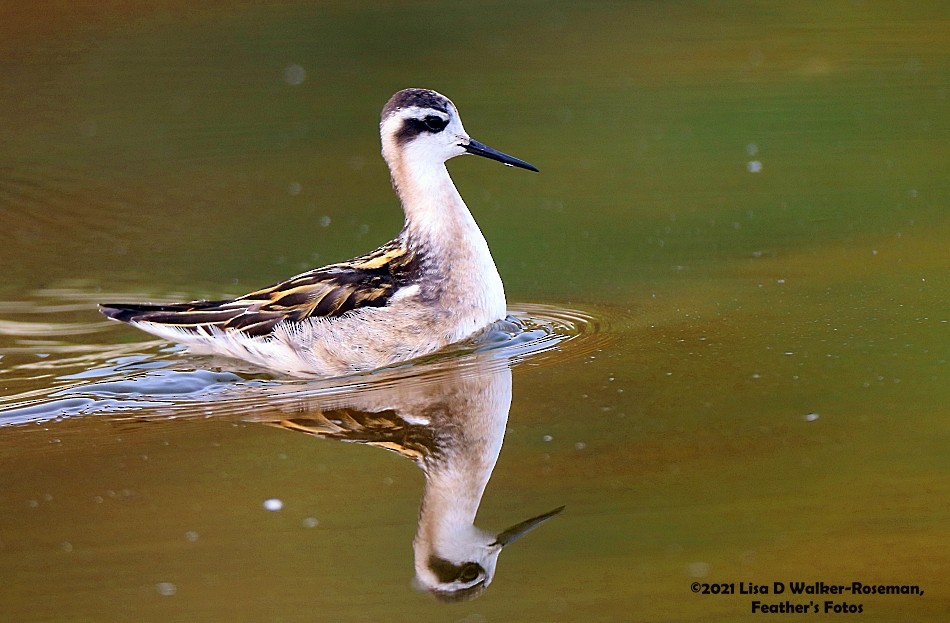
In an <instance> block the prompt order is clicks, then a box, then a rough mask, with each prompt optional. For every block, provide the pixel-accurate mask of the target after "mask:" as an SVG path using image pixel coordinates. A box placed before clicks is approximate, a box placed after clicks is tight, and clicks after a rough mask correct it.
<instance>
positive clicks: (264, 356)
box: [99, 89, 538, 377]
mask: <svg viewBox="0 0 950 623" xmlns="http://www.w3.org/2000/svg"><path fill="white" fill-rule="evenodd" d="M379 130H380V140H381V143H382V155H383V158H384V159H385V161H386V164H387V165H388V166H389V171H390V174H391V176H392V185H393V188H394V189H395V191H396V194H397V195H398V197H399V199H400V201H401V203H402V208H403V211H404V212H405V224H404V226H403V228H402V230H401V231H400V232H399V234H398V235H397V236H396V237H395V238H393V239H392V240H391V241H389V242H387V243H386V244H384V245H382V246H380V247H379V248H378V249H376V250H375V251H371V252H370V253H367V254H366V255H361V256H359V257H356V258H354V259H352V260H349V261H347V262H340V263H338V264H330V265H329V266H324V267H322V268H316V269H313V270H310V271H307V272H305V273H302V274H300V275H297V276H295V277H291V278H290V279H287V280H285V281H282V282H280V283H277V284H275V285H272V286H270V287H267V288H263V289H261V290H257V291H254V292H251V293H249V294H245V295H244V296H240V297H238V298H236V299H232V300H221V301H204V300H202V301H191V302H189V303H178V304H169V305H153V304H135V303H132V304H127V303H109V304H101V305H100V306H99V309H100V311H101V312H102V313H103V314H105V315H106V316H107V317H109V318H111V319H114V320H119V321H122V322H127V323H129V324H131V325H132V326H134V327H137V328H139V329H142V330H144V331H147V332H149V333H152V334H154V335H157V336H159V337H162V338H165V339H168V340H171V341H174V342H178V343H181V344H184V345H186V346H188V347H189V349H190V350H191V351H193V352H197V353H204V354H215V355H224V356H228V357H234V358H238V359H242V360H245V361H249V362H251V363H253V364H255V365H258V366H261V367H264V368H268V369H271V370H275V371H279V372H284V373H287V374H292V375H302V376H311V375H315V376H323V377H335V376H342V375H346V374H352V373H356V372H361V371H366V370H373V369H376V368H381V367H385V366H387V365H391V364H394V363H398V362H401V361H406V360H409V359H413V358H416V357H419V356H422V355H427V354H430V353H433V352H435V351H437V350H439V349H441V348H443V347H445V346H448V345H450V344H453V343H456V342H459V341H461V340H464V339H465V338H468V337H471V336H472V335H474V334H476V333H477V332H478V331H479V330H482V329H484V328H485V327H487V326H489V325H490V324H492V323H493V322H495V321H498V320H501V319H503V318H504V317H505V313H506V303H505V291H504V287H503V285H502V281H501V277H500V276H499V274H498V270H497V268H496V267H495V262H494V260H493V259H492V256H491V253H490V251H489V249H488V243H487V242H486V241H485V237H484V236H483V235H482V232H481V230H479V228H478V225H477V224H476V223H475V219H474V218H473V217H472V214H471V212H470V211H469V209H468V207H467V206H466V205H465V202H464V201H463V200H462V197H461V195H460V194H459V192H458V190H457V189H456V188H455V184H453V182H452V178H451V177H449V173H448V170H447V169H446V168H445V162H446V161H447V160H449V159H450V158H454V157H456V156H461V155H465V154H474V155H477V156H483V157H485V158H489V159H492V160H497V161H498V162H502V163H504V164H506V165H509V166H514V167H520V168H522V169H528V170H530V171H537V170H538V169H537V168H536V167H534V166H533V165H531V164H528V163H527V162H525V161H524V160H519V159H518V158H515V157H513V156H509V155H508V154H505V153H502V152H500V151H497V150H495V149H492V148H491V147H488V146H487V145H484V144H482V143H480V142H478V141H476V140H474V139H472V138H471V137H470V136H469V135H468V134H467V133H466V131H465V129H464V128H463V127H462V121H461V119H460V118H459V114H458V109H457V108H456V107H455V104H453V103H452V101H451V100H449V99H448V98H447V97H445V96H444V95H441V94H439V93H437V92H435V91H431V90H428V89H404V90H402V91H399V92H398V93H396V94H395V95H393V96H392V98H390V100H389V101H388V102H387V103H386V105H385V106H384V107H383V111H382V114H381V117H380V124H379Z"/></svg>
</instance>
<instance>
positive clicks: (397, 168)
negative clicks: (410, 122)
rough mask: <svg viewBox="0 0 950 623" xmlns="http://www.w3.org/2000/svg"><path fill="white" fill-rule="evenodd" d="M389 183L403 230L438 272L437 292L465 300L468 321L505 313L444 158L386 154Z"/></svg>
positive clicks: (497, 280)
mask: <svg viewBox="0 0 950 623" xmlns="http://www.w3.org/2000/svg"><path fill="white" fill-rule="evenodd" d="M387 160H388V162H389V165H390V169H391V171H392V178H393V187H394V188H395V190H396V194H397V195H399V199H400V201H401V202H402V206H403V210H404V211H405V214H406V225H405V228H404V230H403V235H404V236H406V238H407V242H408V244H409V245H411V246H413V247H415V249H416V250H417V251H419V252H420V255H421V256H422V257H424V258H425V261H426V262H427V264H428V269H429V270H431V272H432V273H433V274H437V275H438V276H439V281H440V284H441V285H440V287H441V288H442V293H441V296H442V297H443V298H445V299H446V300H453V301H467V304H468V305H469V306H471V307H472V310H471V315H472V324H473V325H479V327H475V328H480V326H484V325H485V324H487V323H488V322H492V321H494V320H498V319H501V318H503V317H504V316H505V313H506V303H505V291H504V286H503V285H502V282H501V277H500V276H499V274H498V269H497V268H496V267H495V262H494V260H493V258H492V256H491V251H489V249H488V243H487V242H486V241H485V237H484V236H483V235H482V232H481V230H480V229H479V227H478V224H476V223H475V219H474V218H473V217H472V213H471V212H470V211H469V209H468V207H467V206H466V205H465V202H464V201H463V200H462V196H461V195H460V194H459V192H458V189H456V188H455V184H454V183H453V182H452V178H451V177H449V172H448V170H446V168H445V164H444V163H442V162H437V161H430V162H415V163H413V166H411V167H410V166H407V163H406V162H405V161H403V160H401V159H399V158H392V159H387Z"/></svg>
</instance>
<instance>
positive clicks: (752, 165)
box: [745, 160, 762, 173]
mask: <svg viewBox="0 0 950 623" xmlns="http://www.w3.org/2000/svg"><path fill="white" fill-rule="evenodd" d="M745 166H746V169H748V171H749V173H758V172H760V171H761V170H762V163H761V162H759V161H758V160H750V161H749V163H748V164H747V165H745Z"/></svg>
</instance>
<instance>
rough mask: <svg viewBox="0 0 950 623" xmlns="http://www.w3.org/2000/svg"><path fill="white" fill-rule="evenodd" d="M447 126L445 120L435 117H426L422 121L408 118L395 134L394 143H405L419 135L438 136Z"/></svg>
mask: <svg viewBox="0 0 950 623" xmlns="http://www.w3.org/2000/svg"><path fill="white" fill-rule="evenodd" d="M447 125H449V122H448V120H447V119H443V118H442V117H437V116H436V115H427V116H425V117H424V118H422V119H416V118H415V117H410V118H408V119H406V120H405V121H403V122H402V128H400V130H399V132H397V133H396V141H397V142H399V143H405V142H406V141H408V140H410V139H413V138H415V137H417V136H419V135H420V134H423V133H425V134H438V133H439V132H441V131H442V130H444V129H445V127H446V126H447Z"/></svg>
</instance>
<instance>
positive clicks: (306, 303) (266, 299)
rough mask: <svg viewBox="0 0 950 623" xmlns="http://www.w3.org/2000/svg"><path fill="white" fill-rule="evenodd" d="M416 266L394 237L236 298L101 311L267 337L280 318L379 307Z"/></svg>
mask: <svg viewBox="0 0 950 623" xmlns="http://www.w3.org/2000/svg"><path fill="white" fill-rule="evenodd" d="M415 264H416V261H415V258H414V257H413V255H412V253H411V252H410V251H409V250H408V249H406V248H405V247H403V246H402V245H400V244H399V239H396V240H394V241H392V242H390V243H388V244H386V245H384V246H382V247H380V248H379V249H376V250H375V251H373V252H372V253H369V254H367V255H364V256H361V257H358V258H355V259H353V260H350V261H349V262H342V263H340V264H331V265H330V266H324V267H323V268H317V269H314V270H311V271H308V272H305V273H302V274H300V275H297V276H296V277H292V278H290V279H288V280H286V281H282V282H280V283H278V284H275V285H273V286H270V287H268V288H264V289H262V290H257V291H255V292H251V293H250V294H245V295H244V296H241V297H238V298H236V299H231V300H223V301H191V302H189V303H175V304H170V305H150V304H135V303H131V304H126V303H109V304H102V305H100V306H99V310H100V311H101V312H102V313H103V314H105V315H106V316H107V317H109V318H112V319H114V320H119V321H122V322H134V323H138V322H148V323H152V324H158V325H165V326H168V327H173V328H176V329H180V330H185V331H194V332H196V333H197V332H205V331H209V330H212V329H213V328H215V329H217V330H219V331H223V332H232V331H240V332H242V333H244V334H245V335H248V336H252V337H257V336H266V335H269V334H270V333H272V332H273V331H274V327H276V326H277V325H278V324H280V323H283V322H291V323H292V322H300V321H302V320H306V319H308V318H332V317H335V316H341V315H343V314H345V313H346V312H349V311H353V310H356V309H359V308H362V307H382V306H384V305H386V303H388V302H389V299H390V298H391V297H392V296H393V294H395V292H396V290H398V289H399V288H400V287H402V286H403V285H406V283H408V279H409V278H410V277H411V273H412V270H413V267H414V266H415Z"/></svg>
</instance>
